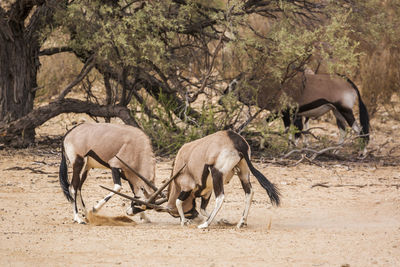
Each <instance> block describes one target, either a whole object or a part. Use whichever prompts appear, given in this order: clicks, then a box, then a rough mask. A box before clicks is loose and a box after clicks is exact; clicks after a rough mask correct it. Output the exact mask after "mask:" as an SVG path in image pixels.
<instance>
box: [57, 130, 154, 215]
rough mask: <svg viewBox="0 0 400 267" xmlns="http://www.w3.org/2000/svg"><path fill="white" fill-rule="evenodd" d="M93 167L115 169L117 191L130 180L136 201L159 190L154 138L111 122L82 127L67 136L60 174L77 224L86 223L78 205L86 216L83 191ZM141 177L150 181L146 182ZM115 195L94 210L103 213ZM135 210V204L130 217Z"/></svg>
mask: <svg viewBox="0 0 400 267" xmlns="http://www.w3.org/2000/svg"><path fill="white" fill-rule="evenodd" d="M67 159H68V161H69V162H70V164H71V165H72V171H73V174H72V180H71V185H70V184H69V182H68V169H67ZM126 164H129V166H127V165H126ZM129 167H130V168H129ZM92 168H107V169H111V172H112V178H113V182H114V188H113V190H114V191H115V192H119V191H120V190H121V177H122V178H123V179H125V180H127V181H128V183H129V186H130V187H131V189H132V192H133V193H134V195H135V197H136V198H139V199H140V198H147V197H149V195H150V193H153V192H154V191H155V190H156V188H155V187H154V178H155V175H154V174H155V158H154V154H153V151H152V147H151V143H150V139H149V138H148V137H147V136H146V135H145V134H144V133H143V132H142V131H141V130H140V129H138V128H135V127H132V126H128V125H118V124H110V123H84V124H80V125H78V126H76V127H74V128H72V129H71V130H70V131H68V132H67V133H66V135H65V136H64V140H63V144H62V146H61V164H60V173H59V178H60V184H61V188H62V190H63V192H64V195H65V196H66V197H67V199H68V200H69V201H70V202H73V211H74V221H76V222H78V223H84V220H83V219H82V218H81V217H80V215H79V213H78V205H81V206H82V209H83V211H84V213H85V215H86V208H85V204H84V202H83V199H82V195H81V189H82V185H83V183H84V182H85V180H86V177H87V175H88V172H89V170H90V169H92ZM141 175H142V176H144V177H146V178H148V180H149V181H148V182H147V183H146V182H145V181H143V180H142V178H143V177H140V176H141ZM113 195H114V192H111V193H109V194H108V195H107V196H106V197H105V198H104V199H102V200H100V201H99V202H98V203H97V205H96V206H94V207H93V212H97V211H99V210H100V209H101V207H102V206H103V205H104V204H105V203H106V202H107V201H108V200H109V199H110V198H111V197H112V196H113ZM78 198H80V201H78ZM154 198H155V196H154V197H153V199H154ZM133 209H134V205H133V204H132V206H131V207H130V208H128V210H127V214H128V215H133V213H134V210H133ZM141 214H142V216H143V217H142V218H144V219H145V217H144V214H143V213H141Z"/></svg>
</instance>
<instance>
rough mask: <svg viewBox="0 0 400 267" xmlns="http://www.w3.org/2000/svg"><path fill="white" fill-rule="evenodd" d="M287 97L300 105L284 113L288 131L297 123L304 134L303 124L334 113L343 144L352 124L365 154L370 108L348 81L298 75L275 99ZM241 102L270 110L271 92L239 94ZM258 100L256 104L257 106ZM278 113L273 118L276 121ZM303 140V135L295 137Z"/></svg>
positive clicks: (353, 85)
mask: <svg viewBox="0 0 400 267" xmlns="http://www.w3.org/2000/svg"><path fill="white" fill-rule="evenodd" d="M242 78H243V75H240V76H239V77H238V78H236V79H234V80H233V81H232V82H231V83H230V84H229V86H228V87H227V89H226V90H225V91H224V94H227V93H229V92H232V91H235V90H236V88H237V86H236V85H237V84H238V82H239V80H240V79H242ZM283 92H284V93H286V94H287V95H288V96H290V98H291V99H292V100H293V102H294V103H295V104H296V105H297V107H296V108H295V109H291V108H286V109H283V110H282V115H283V118H282V119H283V121H284V125H285V127H289V126H290V124H291V123H293V124H294V125H295V126H296V127H297V128H299V130H303V120H302V118H303V117H305V118H306V120H305V121H306V126H307V123H308V120H309V119H316V118H318V117H320V116H322V115H323V114H325V113H327V112H329V111H331V110H332V111H333V114H334V115H335V117H336V123H337V126H338V127H339V129H340V140H339V143H341V142H343V138H344V132H345V128H346V124H348V125H349V126H350V127H351V128H352V129H353V130H354V131H355V132H356V133H357V134H359V135H360V136H361V138H362V140H364V145H365V146H364V152H363V153H365V152H366V145H367V144H368V142H369V116H368V111H367V108H366V106H365V104H364V102H363V101H362V98H361V95H360V92H359V90H358V88H357V86H356V85H355V84H354V83H353V82H352V81H351V80H350V79H348V78H346V77H340V76H338V75H329V74H312V73H307V72H300V73H298V74H297V75H296V76H295V77H294V78H293V79H292V80H290V82H288V83H286V84H283V85H282V90H281V91H279V93H278V95H277V96H276V97H275V99H279V97H280V95H279V94H281V93H283ZM237 94H238V96H239V100H240V101H241V102H243V103H246V104H256V105H257V106H258V107H260V108H262V109H269V110H270V107H269V106H268V102H267V99H270V98H271V96H270V95H269V91H268V90H267V89H265V90H264V89H263V88H261V89H260V90H259V91H258V93H257V97H255V96H254V95H253V93H252V92H247V91H246V92H243V93H242V92H241V91H239V92H237ZM254 100H255V102H254ZM357 100H358V105H359V118H360V124H361V127H360V126H359V125H358V123H357V121H356V119H355V117H354V114H353V107H354V105H355V104H356V101H357ZM275 117H276V114H275V113H274V114H273V115H272V116H271V117H269V118H267V120H270V119H271V118H275ZM295 137H296V138H298V137H300V133H297V134H295Z"/></svg>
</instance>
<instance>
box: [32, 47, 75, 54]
mask: <svg viewBox="0 0 400 267" xmlns="http://www.w3.org/2000/svg"><path fill="white" fill-rule="evenodd" d="M63 52H72V48H71V47H68V46H61V47H52V48H46V49H43V50H40V52H39V56H52V55H54V54H58V53H63Z"/></svg>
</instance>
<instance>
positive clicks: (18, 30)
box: [0, 0, 56, 143]
mask: <svg viewBox="0 0 400 267" xmlns="http://www.w3.org/2000/svg"><path fill="white" fill-rule="evenodd" d="M54 3H56V1H55V0H53V1H40V0H37V1H33V0H31V1H29V0H17V1H15V2H14V3H13V4H12V5H11V6H10V8H9V10H7V11H6V10H4V9H2V8H1V7H0V126H3V125H6V124H8V123H10V122H12V121H15V120H17V119H19V118H21V117H24V116H25V115H26V114H28V113H29V112H31V111H32V109H33V103H34V99H35V91H36V90H35V89H36V88H37V80H36V76H37V71H38V69H39V66H40V62H39V50H40V43H41V41H40V39H41V37H40V34H39V32H40V29H42V27H44V25H46V24H47V23H49V21H50V20H51V19H52V16H53V7H54ZM35 7H36V9H34V8H35ZM32 10H34V12H33V14H31V15H30V13H31V11H32ZM16 138H22V139H23V140H22V142H23V143H30V142H32V141H33V140H34V138H35V129H34V128H26V129H25V131H24V133H23V134H20V135H19V136H18V137H16Z"/></svg>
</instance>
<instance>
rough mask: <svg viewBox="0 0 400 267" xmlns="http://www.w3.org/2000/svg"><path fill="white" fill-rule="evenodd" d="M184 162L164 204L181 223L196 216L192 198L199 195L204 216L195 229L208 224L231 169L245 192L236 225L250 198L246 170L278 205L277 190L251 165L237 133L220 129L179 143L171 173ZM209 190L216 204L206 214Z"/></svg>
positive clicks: (230, 176) (218, 203) (217, 205)
mask: <svg viewBox="0 0 400 267" xmlns="http://www.w3.org/2000/svg"><path fill="white" fill-rule="evenodd" d="M185 164H186V168H184V169H183V171H182V172H181V174H180V175H179V176H178V177H177V178H176V179H175V180H174V181H173V182H172V183H171V184H170V186H169V188H168V204H167V208H169V209H170V214H171V215H173V216H179V217H180V218H181V224H182V225H184V224H185V223H186V222H187V218H194V217H196V216H197V215H198V212H197V210H196V203H195V198H196V197H200V198H201V210H200V212H201V213H202V215H204V216H207V217H208V218H207V220H206V221H205V222H204V223H203V224H201V225H199V228H205V227H208V225H209V224H210V223H211V222H212V220H213V219H214V217H215V215H216V214H217V212H218V211H219V209H220V208H221V205H222V202H223V199H224V188H223V185H224V184H227V183H229V181H230V180H231V178H232V176H233V175H234V170H235V169H236V170H237V174H238V176H239V179H240V181H241V183H242V186H243V189H244V191H245V195H246V206H245V210H244V212H243V215H242V217H241V220H240V221H239V223H238V227H241V226H242V225H244V224H245V223H246V219H247V215H248V212H249V208H250V204H251V199H252V197H253V190H252V188H251V184H250V172H252V173H253V174H254V175H255V176H256V178H257V179H258V180H259V182H260V184H262V186H263V187H264V188H265V189H266V190H267V193H268V195H269V196H270V198H271V201H272V202H273V203H275V204H279V193H278V191H277V189H276V188H275V187H274V185H273V184H271V183H270V182H269V181H268V180H267V179H266V178H265V176H263V175H262V174H261V173H260V172H259V171H257V170H256V169H255V168H254V166H253V165H252V164H251V162H250V147H249V145H248V144H247V142H246V141H245V140H244V139H243V137H241V136H240V135H238V134H237V133H234V132H232V131H220V132H217V133H214V134H211V135H209V136H206V137H203V138H201V139H198V140H195V141H193V142H190V143H187V144H185V145H183V146H182V147H181V149H180V150H179V151H178V154H177V156H176V158H175V162H174V169H173V173H176V172H177V170H179V169H181V168H182V166H184V165H185ZM213 191H214V193H215V197H216V203H215V208H214V210H213V211H212V212H211V214H210V215H209V216H208V215H207V213H206V211H205V209H206V207H207V204H208V201H209V199H210V197H211V193H212V192H213Z"/></svg>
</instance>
